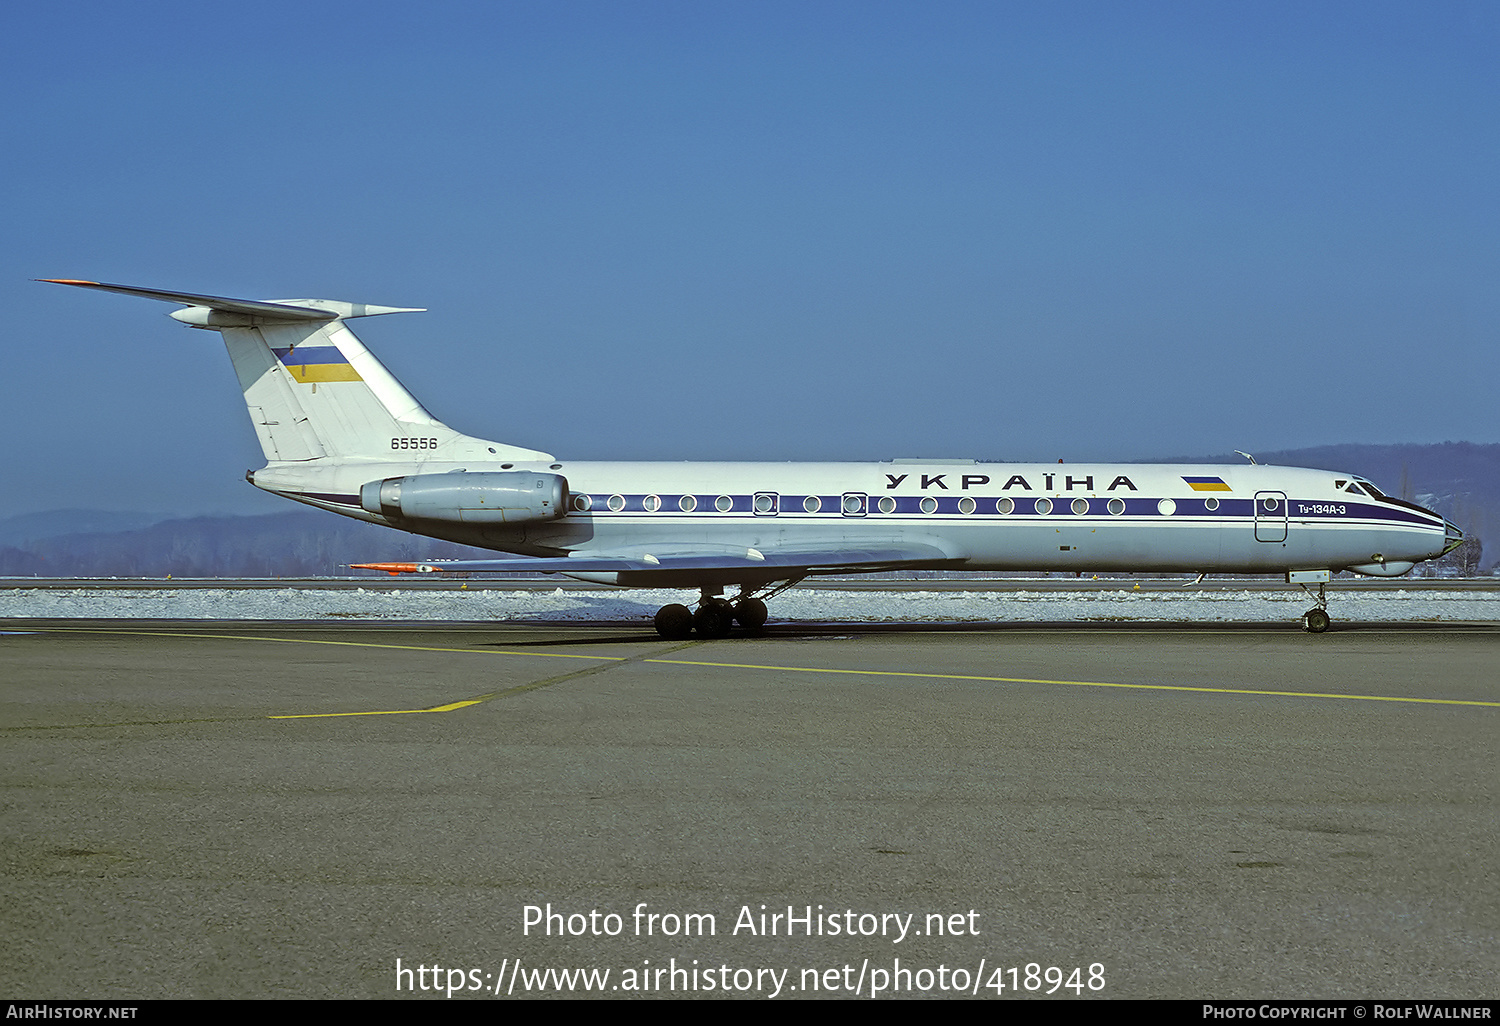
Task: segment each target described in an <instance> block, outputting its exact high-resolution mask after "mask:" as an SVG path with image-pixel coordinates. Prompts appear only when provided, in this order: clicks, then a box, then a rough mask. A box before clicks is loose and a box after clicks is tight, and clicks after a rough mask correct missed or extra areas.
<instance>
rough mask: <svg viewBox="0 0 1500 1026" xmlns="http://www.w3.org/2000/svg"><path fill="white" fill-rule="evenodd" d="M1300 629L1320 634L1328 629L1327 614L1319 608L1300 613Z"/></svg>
mask: <svg viewBox="0 0 1500 1026" xmlns="http://www.w3.org/2000/svg"><path fill="white" fill-rule="evenodd" d="M1302 629H1303V630H1305V631H1307V633H1309V634H1322V633H1323V632H1324V631H1326V630H1327V629H1328V614H1327V613H1326V612H1324V611H1323V610H1321V609H1309V610H1308V611H1307V612H1305V613H1303V614H1302Z"/></svg>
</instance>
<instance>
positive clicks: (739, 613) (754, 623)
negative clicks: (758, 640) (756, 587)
mask: <svg viewBox="0 0 1500 1026" xmlns="http://www.w3.org/2000/svg"><path fill="white" fill-rule="evenodd" d="M768 616H770V613H769V612H768V611H767V609H766V604H765V603H764V602H762V601H761V600H760V599H758V598H747V599H740V600H739V601H738V602H736V603H735V604H734V618H735V619H736V620H737V621H739V625H740V626H741V627H743V628H745V630H747V631H758V630H760V629H761V628H762V627H764V626H765V625H766V618H767V617H768Z"/></svg>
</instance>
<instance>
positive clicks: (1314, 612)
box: [1286, 570, 1333, 634]
mask: <svg viewBox="0 0 1500 1026" xmlns="http://www.w3.org/2000/svg"><path fill="white" fill-rule="evenodd" d="M1332 577H1333V571H1331V570H1293V571H1291V572H1290V573H1288V574H1287V575H1286V582H1287V583H1288V584H1295V585H1298V586H1299V587H1301V588H1302V590H1303V591H1305V592H1307V593H1308V595H1311V596H1312V598H1313V601H1315V602H1316V603H1317V605H1315V606H1313V607H1312V608H1311V609H1309V610H1308V611H1307V612H1305V613H1303V614H1302V629H1303V630H1305V631H1306V632H1307V633H1309V634H1322V633H1323V632H1324V631H1326V630H1327V629H1328V625H1329V623H1331V622H1332V621H1330V620H1329V618H1328V595H1327V593H1326V592H1325V591H1324V588H1325V587H1326V586H1327V584H1328V582H1329V580H1331V579H1332ZM1309 584H1316V585H1317V586H1318V592H1317V594H1316V595H1314V594H1313V591H1312V589H1311V588H1309V587H1308V585H1309Z"/></svg>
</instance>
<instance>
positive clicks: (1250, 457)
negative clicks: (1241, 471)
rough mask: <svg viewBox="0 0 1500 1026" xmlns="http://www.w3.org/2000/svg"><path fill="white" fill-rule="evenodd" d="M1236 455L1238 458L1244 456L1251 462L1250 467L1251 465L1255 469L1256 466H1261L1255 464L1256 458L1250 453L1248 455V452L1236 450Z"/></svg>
mask: <svg viewBox="0 0 1500 1026" xmlns="http://www.w3.org/2000/svg"><path fill="white" fill-rule="evenodd" d="M1234 454H1235V455H1236V456H1243V457H1245V459H1247V460H1249V461H1250V465H1251V466H1252V467H1254V466H1259V464H1257V463H1256V462H1255V457H1254V456H1251V455H1250V454H1249V453H1248V452H1240V451H1239V450H1238V449H1236V450H1234Z"/></svg>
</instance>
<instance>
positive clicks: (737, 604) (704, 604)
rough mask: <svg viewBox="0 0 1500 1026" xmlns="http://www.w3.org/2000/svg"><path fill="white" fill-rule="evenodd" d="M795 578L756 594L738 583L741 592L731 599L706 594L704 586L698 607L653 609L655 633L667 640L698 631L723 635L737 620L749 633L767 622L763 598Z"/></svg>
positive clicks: (787, 584) (678, 639)
mask: <svg viewBox="0 0 1500 1026" xmlns="http://www.w3.org/2000/svg"><path fill="white" fill-rule="evenodd" d="M796 583H797V582H796V581H784V582H782V583H781V584H779V585H776V586H774V587H770V588H767V589H764V591H763V593H762V594H755V593H754V592H753V591H752V589H750V588H747V587H744V586H741V588H740V593H739V595H737V596H736V597H735V599H734V601H732V602H731V601H730V600H728V599H726V598H724V597H722V596H721V595H711V594H709V589H707V588H704V589H703V594H702V595H701V596H700V597H699V599H698V610H697V612H694V611H693V610H691V609H689V608H688V607H687V606H683V605H676V604H674V605H670V606H662V607H661V608H660V609H658V610H657V611H656V633H657V634H659V635H661V636H662V637H663V638H666V639H667V640H668V641H683V640H686V639H687V638H690V637H692V636H693V635H694V634H697V635H698V637H700V638H725V637H728V636H729V632H730V630H731V629H733V627H734V625H735V624H736V623H738V624H739V625H740V626H741V627H742V628H744V629H745V630H746V631H748V632H750V633H751V634H754V633H757V632H759V631H760V629H761V628H762V627H764V626H765V625H766V618H767V616H768V615H769V613H768V610H767V609H766V603H765V600H766V599H768V598H770V597H771V596H772V595H776V594H778V593H780V592H782V591H784V590H785V589H787V588H790V587H791V586H792V585H794V584H796Z"/></svg>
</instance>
